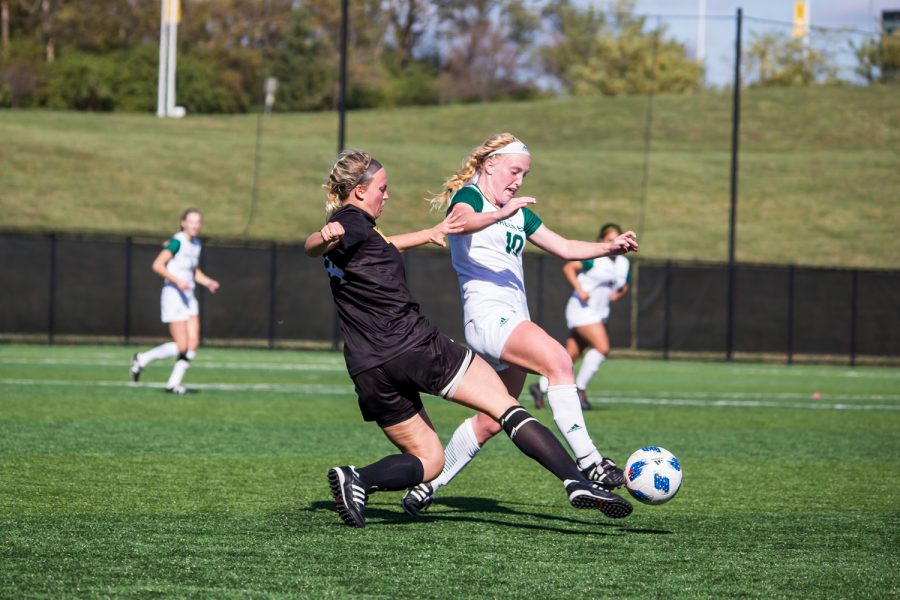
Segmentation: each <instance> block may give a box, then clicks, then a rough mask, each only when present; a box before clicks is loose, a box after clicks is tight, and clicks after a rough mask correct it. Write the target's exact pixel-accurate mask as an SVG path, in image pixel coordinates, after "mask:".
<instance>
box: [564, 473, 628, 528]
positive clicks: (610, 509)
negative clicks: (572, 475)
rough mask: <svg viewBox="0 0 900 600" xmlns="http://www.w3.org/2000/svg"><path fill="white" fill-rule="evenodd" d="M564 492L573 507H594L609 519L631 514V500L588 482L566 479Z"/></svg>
mask: <svg viewBox="0 0 900 600" xmlns="http://www.w3.org/2000/svg"><path fill="white" fill-rule="evenodd" d="M566 493H567V494H569V503H570V504H571V505H572V506H574V507H575V508H594V509H597V510H599V511H600V512H602V513H603V514H604V515H606V516H607V517H609V518H610V519H621V518H623V517H627V516H628V515H630V514H631V511H632V509H633V507H632V506H631V502H629V501H628V500H626V499H625V498H622V497H621V496H617V495H616V494H613V493H612V492H610V491H607V490H604V489H602V488H598V487H596V486H594V485H592V484H590V483H582V482H580V481H572V480H568V481H567V482H566Z"/></svg>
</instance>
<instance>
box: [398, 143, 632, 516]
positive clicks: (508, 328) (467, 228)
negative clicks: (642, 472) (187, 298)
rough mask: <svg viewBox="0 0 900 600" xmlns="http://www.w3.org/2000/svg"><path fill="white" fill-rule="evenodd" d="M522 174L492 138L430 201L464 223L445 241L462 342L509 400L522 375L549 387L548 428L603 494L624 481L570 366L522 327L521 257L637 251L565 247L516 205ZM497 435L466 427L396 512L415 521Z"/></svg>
mask: <svg viewBox="0 0 900 600" xmlns="http://www.w3.org/2000/svg"><path fill="white" fill-rule="evenodd" d="M530 169H531V155H530V153H529V151H528V148H526V146H525V144H523V143H522V142H521V141H520V140H518V139H517V138H516V137H515V136H513V135H512V134H511V133H501V134H497V135H494V136H492V137H490V138H488V139H487V140H486V141H485V142H484V143H483V144H481V145H480V146H479V147H477V148H476V149H475V150H473V151H472V153H471V154H470V155H469V156H468V158H466V160H465V162H464V163H463V167H462V169H460V170H459V171H458V172H457V173H456V174H454V175H453V176H452V177H450V178H449V179H448V180H447V181H446V182H445V184H444V190H445V191H444V192H443V193H442V194H440V195H438V196H436V197H435V198H434V199H433V201H432V202H433V204H434V205H435V206H436V207H438V208H443V207H444V206H445V205H446V203H447V202H448V201H449V202H450V208H449V213H450V214H452V215H459V216H460V217H462V218H464V220H465V225H464V227H463V232H462V233H461V234H458V235H451V236H450V237H449V241H450V251H451V255H452V259H453V267H454V269H456V272H457V275H458V278H459V285H460V291H461V293H462V300H463V311H464V323H465V334H466V342H468V344H469V346H471V347H472V349H473V350H475V352H477V353H478V354H479V355H480V356H482V357H484V358H485V359H486V360H487V361H488V362H490V363H491V364H492V365H494V367H495V369H496V370H497V371H498V372H499V375H500V378H501V379H502V380H503V383H504V384H505V385H506V389H507V390H508V391H509V393H510V395H511V396H512V397H513V398H517V397H518V396H519V394H520V393H521V391H522V387H523V386H524V384H525V376H526V374H527V373H528V372H531V373H539V374H541V375H546V376H547V377H548V378H549V380H550V386H549V391H548V398H549V403H550V408H551V410H552V411H553V419H554V421H555V422H556V425H557V427H559V430H560V431H561V432H562V434H563V436H564V437H565V438H566V441H567V442H568V444H569V447H570V448H571V449H572V451H573V452H574V454H575V458H576V459H577V461H578V468H579V469H581V470H582V472H583V473H584V474H585V476H586V477H587V478H588V479H590V480H592V481H594V482H596V483H597V484H599V485H602V486H603V487H605V488H607V489H611V488H614V487H618V486H620V485H622V484H623V483H624V475H623V473H622V470H621V469H619V468H618V467H617V466H616V465H615V463H614V462H613V461H611V460H610V459H608V458H606V457H604V456H603V455H602V454H601V453H600V452H599V451H598V450H597V448H596V446H595V445H594V442H593V441H592V440H591V438H590V436H589V435H588V433H587V429H586V427H585V424H584V417H583V415H582V413H581V406H580V404H579V400H578V394H577V393H576V390H575V374H574V372H573V370H572V359H571V357H570V356H569V354H568V353H567V352H566V350H565V348H563V347H562V346H561V345H560V344H559V342H557V341H556V340H555V339H553V338H552V337H550V335H548V334H547V332H545V331H544V330H543V329H541V328H540V327H538V326H537V325H536V324H535V323H533V322H532V321H531V319H530V316H529V313H528V303H527V299H526V296H525V278H524V273H523V268H522V251H523V250H524V247H525V241H526V240H530V241H531V242H532V243H533V244H534V245H536V246H537V247H539V248H541V249H542V250H544V251H546V252H549V253H551V254H554V255H556V256H559V257H560V258H563V259H565V260H582V259H589V258H595V257H598V256H608V255H614V254H624V253H626V252H631V251H636V250H637V248H638V245H637V242H636V241H635V239H634V233H633V232H631V231H629V232H627V233H625V234H623V235H620V236H618V237H616V238H615V239H614V240H613V241H611V242H583V241H578V240H569V239H566V238H564V237H562V236H560V235H558V234H557V233H555V232H553V231H552V230H551V229H550V228H549V227H547V226H546V225H544V224H543V223H542V222H541V219H540V218H539V217H538V216H537V215H536V214H535V213H534V212H532V211H531V210H530V209H529V208H528V206H529V205H532V204H534V203H535V202H536V200H535V199H534V198H531V197H516V193H517V192H518V191H519V188H520V187H521V186H522V184H523V182H524V180H525V176H526V175H527V174H528V172H529V170H530ZM499 431H500V427H499V426H498V425H497V423H496V422H494V421H493V420H491V419H489V418H486V417H484V416H482V415H480V414H477V415H475V416H474V417H471V418H469V419H467V420H466V421H464V422H463V424H462V425H460V426H459V428H457V430H456V432H455V433H454V434H453V437H452V439H451V440H450V442H449V443H448V444H447V447H446V450H445V455H444V469H443V471H442V472H441V474H440V475H439V476H438V477H437V478H436V479H434V480H432V481H431V482H430V483H423V484H420V485H418V486H416V487H414V488H412V489H410V490H409V492H407V494H406V495H405V496H404V497H403V499H402V501H401V503H402V504H403V507H404V509H405V510H406V511H407V512H408V513H410V514H413V515H416V514H418V513H419V512H420V511H422V510H424V509H425V508H427V507H428V506H429V505H430V504H431V501H432V498H433V496H434V493H435V491H436V490H437V489H438V488H440V487H441V486H443V485H446V484H447V483H449V482H450V480H451V479H452V478H453V477H455V476H456V475H457V474H458V473H459V472H460V471H461V470H462V469H463V467H464V466H465V465H466V464H468V462H469V461H471V460H472V458H474V456H475V454H476V453H477V452H478V451H479V450H480V449H481V446H482V445H483V444H484V443H485V442H487V440H489V439H490V438H491V437H493V436H494V435H495V434H497V433H498V432H499Z"/></svg>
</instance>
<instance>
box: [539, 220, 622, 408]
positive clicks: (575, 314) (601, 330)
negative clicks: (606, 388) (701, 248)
mask: <svg viewBox="0 0 900 600" xmlns="http://www.w3.org/2000/svg"><path fill="white" fill-rule="evenodd" d="M621 234H622V228H621V227H619V226H618V225H616V224H615V223H607V224H606V225H604V226H603V227H601V228H600V233H599V235H598V236H597V240H598V241H601V242H611V241H613V240H614V239H616V237H617V236H619V235H621ZM630 268H631V265H630V263H629V262H628V258H627V257H625V256H612V257H610V256H604V257H602V258H597V259H593V260H581V261H578V260H573V261H570V262H567V263H566V264H565V265H563V274H564V275H565V276H566V279H567V280H568V282H569V284H570V285H571V286H572V289H573V291H572V295H571V296H570V297H569V302H568V303H567V304H566V326H567V327H568V328H569V336H568V337H567V338H566V351H568V353H569V356H571V357H572V361H573V362H574V361H576V360H578V357H579V356H581V353H582V352H584V350H585V348H590V350H588V351H587V353H586V354H585V355H584V360H582V361H581V367H579V369H578V375H577V376H576V377H575V386H576V387H577V391H578V399H579V400H580V401H581V408H590V407H591V405H590V402H588V398H587V391H586V390H587V386H588V383H590V381H591V378H592V377H593V376H594V374H595V373H596V372H597V369H599V368H600V365H601V364H602V363H603V361H604V360H606V357H607V355H609V335H607V332H606V322H607V320H608V319H609V306H610V304H611V303H613V302H615V301H617V300H618V299H619V298H621V297H622V296H624V295H625V294H627V293H628V287H629V275H630ZM549 385H550V381H549V380H548V379H547V378H546V377H544V376H543V375H542V376H541V379H540V381H539V382H538V383H533V384H531V387H530V388H528V389H529V391H530V392H531V395H532V396H533V397H534V404H535V406H537V407H538V408H540V407H542V406H543V405H544V399H545V395H546V393H547V388H548V386H549Z"/></svg>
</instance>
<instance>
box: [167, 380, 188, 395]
mask: <svg viewBox="0 0 900 600" xmlns="http://www.w3.org/2000/svg"><path fill="white" fill-rule="evenodd" d="M166 393H167V394H175V395H176V396H184V395H185V394H187V393H188V389H187V388H186V387H184V386H183V385H181V384H180V383H179V384H178V385H173V386H172V387H167V388H166Z"/></svg>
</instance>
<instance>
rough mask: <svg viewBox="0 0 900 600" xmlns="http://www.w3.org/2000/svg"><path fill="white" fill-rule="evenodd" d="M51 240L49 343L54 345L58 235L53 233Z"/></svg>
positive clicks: (48, 315) (49, 237)
mask: <svg viewBox="0 0 900 600" xmlns="http://www.w3.org/2000/svg"><path fill="white" fill-rule="evenodd" d="M47 238H48V239H49V240H50V289H49V293H50V297H49V301H48V302H47V307H48V308H47V343H48V344H52V343H53V336H54V335H55V333H56V269H57V265H56V254H57V252H56V234H55V233H51V234H49V235H48V236H47Z"/></svg>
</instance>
